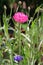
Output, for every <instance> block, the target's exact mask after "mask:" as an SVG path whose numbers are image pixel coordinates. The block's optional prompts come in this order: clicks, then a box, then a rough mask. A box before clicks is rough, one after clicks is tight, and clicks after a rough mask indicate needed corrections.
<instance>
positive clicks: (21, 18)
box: [13, 12, 28, 23]
mask: <svg viewBox="0 0 43 65" xmlns="http://www.w3.org/2000/svg"><path fill="white" fill-rule="evenodd" d="M13 19H14V20H15V21H16V22H18V23H25V22H27V21H28V16H27V15H25V14H24V13H23V12H17V13H15V14H14V16H13Z"/></svg>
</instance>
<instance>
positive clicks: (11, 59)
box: [10, 49, 13, 65]
mask: <svg viewBox="0 0 43 65" xmlns="http://www.w3.org/2000/svg"><path fill="white" fill-rule="evenodd" d="M10 50H11V51H10V52H11V53H10V61H11V64H10V65H13V56H12V49H10Z"/></svg>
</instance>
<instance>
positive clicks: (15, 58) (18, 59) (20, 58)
mask: <svg viewBox="0 0 43 65" xmlns="http://www.w3.org/2000/svg"><path fill="white" fill-rule="evenodd" d="M21 60H23V57H22V56H20V55H16V56H14V61H16V62H20V61H21Z"/></svg>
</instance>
